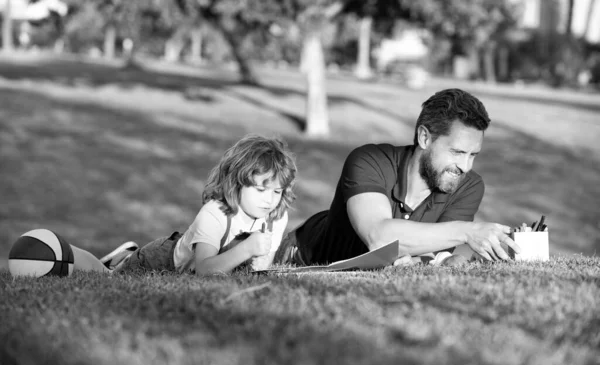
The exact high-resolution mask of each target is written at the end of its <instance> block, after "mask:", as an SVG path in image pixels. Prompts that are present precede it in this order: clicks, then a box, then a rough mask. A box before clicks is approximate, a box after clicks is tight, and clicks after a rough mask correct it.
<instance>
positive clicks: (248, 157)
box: [202, 134, 296, 221]
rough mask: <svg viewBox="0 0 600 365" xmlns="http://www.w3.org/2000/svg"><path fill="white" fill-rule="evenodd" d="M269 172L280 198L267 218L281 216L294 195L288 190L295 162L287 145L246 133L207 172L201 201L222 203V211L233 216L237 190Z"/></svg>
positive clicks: (291, 184) (238, 201) (238, 199)
mask: <svg viewBox="0 0 600 365" xmlns="http://www.w3.org/2000/svg"><path fill="white" fill-rule="evenodd" d="M269 172H272V173H273V176H272V179H274V180H275V179H278V180H279V182H280V183H281V188H282V189H283V191H282V193H281V201H280V202H279V205H278V206H277V208H275V209H274V210H273V211H272V212H271V213H269V216H268V217H267V220H268V221H274V220H277V219H280V218H281V217H283V214H284V213H285V211H286V210H287V209H288V208H289V207H290V205H291V204H292V202H293V201H294V199H295V198H296V196H295V195H294V192H293V191H292V188H293V185H294V182H295V180H296V163H295V161H294V158H293V156H292V153H291V152H290V151H289V150H288V149H287V145H286V144H285V142H283V141H282V140H280V139H277V138H265V137H262V136H259V135H252V134H251V135H247V136H245V137H244V138H242V139H240V140H239V141H238V142H237V143H236V144H235V145H233V146H232V147H230V148H229V149H228V150H227V151H225V154H224V155H223V157H222V158H221V161H219V163H218V164H217V166H215V167H214V168H213V169H212V170H211V171H210V174H209V175H208V181H207V182H206V187H205V189H204V192H203V193H202V203H203V204H205V203H206V202H208V201H209V200H217V201H220V202H221V203H223V207H222V209H223V212H224V213H225V214H227V215H235V214H237V212H238V209H239V204H240V192H241V190H242V187H244V186H253V185H255V182H254V176H255V175H262V174H266V173H269Z"/></svg>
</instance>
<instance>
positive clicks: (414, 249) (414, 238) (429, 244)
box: [363, 219, 473, 256]
mask: <svg viewBox="0 0 600 365" xmlns="http://www.w3.org/2000/svg"><path fill="white" fill-rule="evenodd" d="M472 224H473V223H472V222H460V221H457V222H444V223H421V222H412V221H407V220H402V219H385V220H383V221H382V222H381V223H380V224H378V225H377V226H376V227H375V228H374V229H373V230H372V232H371V233H370V234H369V235H368V237H366V239H363V240H364V241H365V243H366V244H367V247H368V248H369V251H372V250H375V249H377V248H379V247H382V246H384V245H386V244H388V243H390V242H393V241H395V240H398V241H399V243H400V248H401V249H405V250H406V253H407V254H409V255H411V256H414V255H422V254H424V253H428V252H435V251H439V250H444V249H447V248H450V247H454V246H458V245H461V244H463V243H465V242H466V241H467V232H468V230H469V227H470V226H471V225H472Z"/></svg>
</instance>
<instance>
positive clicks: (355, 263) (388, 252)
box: [253, 240, 408, 273]
mask: <svg viewBox="0 0 600 365" xmlns="http://www.w3.org/2000/svg"><path fill="white" fill-rule="evenodd" d="M407 254H408V253H406V252H404V251H403V250H401V249H400V244H399V242H398V241H397V240H396V241H394V242H391V243H388V244H387V245H385V246H383V247H379V248H378V249H376V250H374V251H370V252H367V253H364V254H362V255H360V256H356V257H353V258H351V259H347V260H341V261H336V262H334V263H332V264H329V265H326V266H305V267H294V268H275V269H267V270H260V271H253V272H254V273H269V272H274V273H276V272H281V273H303V272H327V271H340V270H355V269H358V270H369V269H379V268H382V267H385V266H390V265H392V264H393V263H394V261H396V260H397V259H398V258H399V257H400V256H404V255H407Z"/></svg>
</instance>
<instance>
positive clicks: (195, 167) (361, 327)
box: [0, 57, 600, 365]
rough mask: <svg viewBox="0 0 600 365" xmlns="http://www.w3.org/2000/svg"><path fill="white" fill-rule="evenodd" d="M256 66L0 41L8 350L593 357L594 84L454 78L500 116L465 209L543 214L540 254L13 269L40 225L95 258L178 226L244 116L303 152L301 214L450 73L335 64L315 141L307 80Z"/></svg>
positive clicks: (2, 344)
mask: <svg viewBox="0 0 600 365" xmlns="http://www.w3.org/2000/svg"><path fill="white" fill-rule="evenodd" d="M260 76H261V80H262V81H263V85H262V86H261V87H259V88H253V87H248V86H244V85H239V84H237V83H236V82H235V75H232V74H231V73H229V72H227V71H224V70H219V69H215V68H200V69H191V68H185V67H180V68H173V67H171V66H165V65H161V64H154V65H152V67H151V68H149V69H148V70H146V71H143V70H123V69H119V68H118V67H116V66H115V65H109V64H103V63H88V62H80V61H77V60H65V59H52V58H47V57H42V58H26V59H17V60H15V59H11V60H7V59H0V176H1V177H2V178H1V179H0V197H1V198H2V204H0V307H1V308H0V356H1V357H0V364H2V365H4V364H12V363H19V364H32V363H36V364H37V363H44V362H45V363H48V364H58V363H60V364H113V363H123V364H138V363H139V364H145V363H156V364H166V363H171V364H188V363H189V364H201V363H219V364H228V363H245V364H247V363H257V364H263V363H273V364H281V363H285V364H288V363H290V364H292V363H297V364H304V363H323V364H328V363H356V364H363V363H409V364H411V363H414V364H462V363H467V364H594V363H598V360H597V359H598V358H600V351H599V348H600V339H599V336H600V335H599V333H600V322H599V318H600V311H599V310H598V309H597V308H598V307H599V305H598V300H599V298H600V295H599V294H600V293H599V289H598V283H599V269H598V268H599V266H600V260H599V258H598V256H595V254H596V253H597V252H598V251H599V249H600V226H599V225H598V222H600V213H599V212H600V211H599V210H598V209H597V200H598V199H597V197H598V196H600V185H599V184H598V181H600V170H599V169H598V168H597V166H598V165H599V164H600V144H598V143H597V138H598V136H599V135H600V123H599V122H598V121H600V107H598V105H600V96H598V95H596V96H594V95H582V96H578V95H577V94H568V95H567V94H565V93H555V94H554V93H543V95H542V96H541V95H538V93H537V91H534V92H529V93H528V92H527V90H519V91H518V92H517V91H514V90H508V89H506V88H502V87H499V88H490V87H485V88H484V87H481V86H478V85H475V84H464V85H463V86H462V87H464V88H467V89H469V90H471V91H473V92H474V93H475V94H476V95H478V96H480V97H481V99H482V100H483V101H484V103H485V104H486V106H487V108H488V111H489V112H490V115H491V116H492V119H493V124H492V125H491V127H490V129H489V130H488V132H486V139H485V142H484V149H483V152H482V153H481V155H480V156H479V157H478V158H477V161H476V165H475V169H476V171H478V172H479V173H480V174H481V175H482V176H483V178H484V180H485V182H486V195H485V197H484V201H483V203H482V206H481V209H480V212H479V213H478V215H477V217H476V219H478V220H489V221H496V222H500V223H504V224H508V225H517V224H520V223H521V222H523V221H526V222H533V221H534V220H536V219H538V218H539V216H540V214H546V216H547V217H548V223H549V225H550V228H551V232H550V245H551V246H550V249H551V255H552V259H551V261H550V262H548V263H545V264H524V263H519V264H515V263H503V264H494V265H484V264H479V265H477V264H469V265H467V266H465V267H462V268H454V269H448V268H431V267H422V266H417V267H411V268H388V269H385V270H382V271H375V272H347V273H335V274H304V275H298V276H297V275H288V276H252V275H247V274H243V273H236V274H234V275H231V276H210V277H203V278H195V277H191V276H183V277H179V276H172V275H164V276H160V275H155V276H150V275H148V276H141V277H129V276H119V277H108V276H100V275H88V274H83V273H75V274H74V275H73V276H72V277H70V278H66V279H57V278H41V279H37V280H31V279H29V280H27V279H16V280H13V279H12V278H11V277H10V275H9V274H8V272H7V270H6V264H7V260H6V259H7V256H8V252H9V250H10V247H11V244H12V243H13V242H14V240H15V239H16V238H17V237H18V236H19V235H21V234H22V233H24V232H26V231H28V230H31V229H34V228H48V229H52V230H55V231H56V232H58V233H59V234H61V235H62V236H64V237H65V238H67V239H68V240H69V241H70V242H71V243H73V244H75V245H77V246H79V247H82V248H84V249H87V250H89V251H91V252H92V253H94V254H96V255H98V256H100V255H104V254H105V253H107V252H108V251H109V250H111V249H113V248H115V247H116V246H117V245H119V244H120V243H122V242H124V241H127V240H134V241H136V242H138V243H140V244H143V243H145V242H148V241H150V240H152V239H154V238H156V237H158V236H164V235H168V234H170V233H171V232H172V231H173V230H180V231H182V230H185V229H186V228H187V226H188V225H189V224H190V223H191V221H192V220H193V217H194V216H195V215H196V213H197V211H198V209H199V206H200V195H201V192H202V189H203V187H204V181H205V178H206V176H207V174H208V171H209V169H210V168H211V167H212V166H214V164H215V163H216V162H217V161H218V159H219V158H220V157H221V155H222V153H223V152H224V150H225V149H226V148H227V147H229V146H230V145H231V144H232V143H234V142H235V141H236V140H237V139H239V138H240V137H241V136H242V135H244V134H246V133H248V132H258V133H263V134H278V135H281V136H282V137H284V138H285V139H286V140H287V141H288V142H289V144H290V147H291V149H292V151H293V152H294V153H296V155H297V160H298V167H299V170H300V174H299V181H298V184H297V189H296V193H297V195H298V200H297V201H296V202H295V204H294V210H293V211H291V213H290V218H291V222H290V225H289V226H290V228H291V227H294V226H295V225H297V224H298V223H300V222H301V221H303V220H304V219H305V218H307V217H308V216H310V215H311V214H313V213H315V212H317V211H319V210H322V209H326V208H327V207H328V206H329V204H330V201H331V198H332V196H333V192H334V188H335V184H336V182H337V179H338V178H339V173H340V171H341V166H342V163H343V160H344V158H345V157H346V155H347V154H348V152H349V151H350V150H351V149H352V148H354V147H356V146H358V145H360V144H362V143H366V142H392V143H395V144H405V143H410V141H411V140H412V133H413V128H414V122H415V120H416V117H417V115H418V112H419V108H420V104H421V103H422V102H423V101H424V100H425V99H426V98H427V97H428V96H430V95H431V94H432V93H433V92H435V91H437V90H439V89H440V88H441V87H442V86H444V87H446V86H447V85H446V84H442V83H432V84H431V85H430V86H428V87H427V88H426V89H424V90H420V91H413V90H407V89H404V88H402V87H400V86H397V85H393V84H391V83H381V84H374V83H359V82H355V81H353V80H350V79H347V78H343V77H337V78H332V79H331V80H329V82H328V90H329V96H330V99H329V110H330V118H331V129H332V136H331V138H329V139H327V140H318V139H316V140H312V139H308V138H305V137H304V136H303V135H302V133H301V130H300V128H301V126H302V123H303V118H302V116H303V114H304V82H303V79H302V77H301V76H300V75H298V74H296V73H294V72H282V71H265V70H262V71H260ZM582 131H583V132H582ZM574 253H583V254H584V255H579V254H578V255H573V254H574ZM247 289H249V291H245V290H247Z"/></svg>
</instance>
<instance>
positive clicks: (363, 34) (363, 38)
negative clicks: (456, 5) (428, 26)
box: [343, 0, 431, 79]
mask: <svg viewBox="0 0 600 365" xmlns="http://www.w3.org/2000/svg"><path fill="white" fill-rule="evenodd" d="M426 1H431V0H426ZM414 3H416V2H413V1H410V0H346V1H345V2H344V9H343V13H344V14H353V15H356V16H358V17H359V18H360V26H359V35H358V53H357V58H356V68H355V75H356V76H357V77H358V78H359V79H365V78H369V77H371V75H372V71H371V66H370V64H369V61H370V55H371V33H372V30H373V28H375V31H378V32H379V33H382V34H384V35H387V36H389V35H390V33H391V32H392V30H393V28H394V24H395V23H396V21H397V20H400V19H402V20H410V21H412V22H415V23H418V24H420V25H423V23H424V22H423V15H424V11H423V10H422V9H421V7H420V6H417V5H415V4H414Z"/></svg>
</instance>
